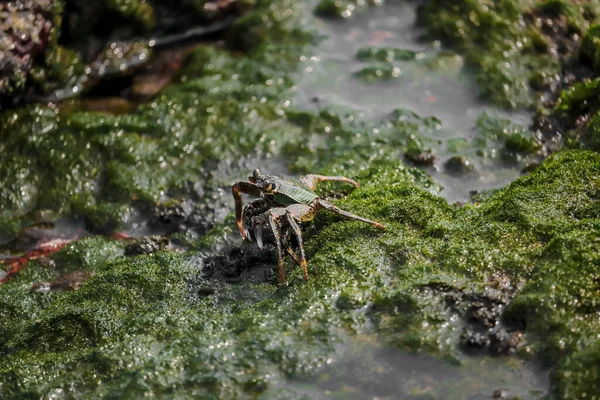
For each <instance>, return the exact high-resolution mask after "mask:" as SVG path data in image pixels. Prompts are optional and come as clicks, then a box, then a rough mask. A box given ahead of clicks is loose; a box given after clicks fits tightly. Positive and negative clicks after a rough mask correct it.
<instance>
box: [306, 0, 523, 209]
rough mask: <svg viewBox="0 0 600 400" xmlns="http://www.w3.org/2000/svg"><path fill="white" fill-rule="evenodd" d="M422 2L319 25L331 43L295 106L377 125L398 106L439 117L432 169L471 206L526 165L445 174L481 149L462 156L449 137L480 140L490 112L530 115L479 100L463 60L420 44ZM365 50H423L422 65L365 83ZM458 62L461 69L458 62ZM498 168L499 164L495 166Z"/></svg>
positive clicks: (447, 193) (404, 66)
mask: <svg viewBox="0 0 600 400" xmlns="http://www.w3.org/2000/svg"><path fill="white" fill-rule="evenodd" d="M415 20H416V5H415V4H414V3H412V2H410V3H409V2H407V3H398V2H395V3H389V2H388V3H386V4H385V5H383V6H379V7H374V8H370V9H368V10H365V11H362V12H358V13H357V14H356V15H355V16H353V17H352V18H351V19H349V20H323V19H319V20H317V29H318V31H319V33H320V34H322V35H323V36H324V39H323V40H322V41H321V42H320V44H319V45H318V46H317V48H316V50H315V51H314V56H313V57H312V58H311V59H310V60H307V61H306V62H305V64H304V72H305V74H304V76H303V77H302V78H301V79H300V80H299V82H298V85H297V86H298V95H297V97H296V99H295V105H296V106H298V107H300V108H304V109H312V110H317V109H319V108H321V107H323V106H329V105H332V106H334V105H337V106H339V105H341V106H346V107H350V108H352V109H355V110H358V111H360V112H362V113H364V114H365V116H366V117H367V118H371V119H374V120H377V119H379V118H381V117H383V116H385V115H387V114H389V113H390V112H391V111H393V110H394V109H397V108H405V109H408V110H411V111H414V112H416V113H417V114H419V115H420V116H422V117H424V116H435V117H437V118H438V119H440V120H441V123H442V129H440V130H438V131H436V132H435V135H436V136H432V137H427V139H431V140H432V141H433V142H435V143H437V144H435V145H434V146H433V150H434V152H435V154H436V156H437V162H436V165H435V166H434V167H432V168H428V169H427V172H428V173H430V174H431V175H432V176H433V178H434V179H435V180H436V182H438V183H439V184H440V185H442V186H443V187H444V191H442V193H441V194H442V196H444V197H445V198H446V199H447V200H449V201H450V202H454V201H466V200H468V199H469V192H470V191H472V190H483V189H489V188H497V187H501V186H504V185H506V184H507V183H509V182H510V181H512V180H514V179H515V178H517V177H519V176H520V168H518V167H514V168H507V167H502V166H499V165H483V164H484V163H480V164H482V165H479V173H478V174H475V175H474V176H471V177H458V178H457V177H453V176H450V175H448V174H446V173H444V172H443V165H442V164H443V162H444V161H446V160H447V159H448V158H450V157H451V156H453V155H457V154H458V155H465V156H467V157H471V158H472V159H473V160H474V161H478V160H477V159H476V158H475V149H474V148H469V147H467V148H465V149H463V150H461V151H460V152H459V153H456V152H451V151H450V150H449V149H448V147H447V142H448V140H449V139H456V138H464V139H467V140H471V139H473V138H474V137H475V135H476V132H475V129H474V128H475V122H476V120H477V118H478V117H479V116H481V115H482V114H483V113H487V114H488V115H490V116H492V117H498V118H504V119H510V120H511V121H513V122H515V123H517V124H522V125H524V126H528V125H529V124H530V121H531V116H530V114H528V113H526V112H518V113H517V112H511V113H509V112H506V111H503V110H499V109H497V108H494V107H492V106H490V105H489V104H486V103H485V102H483V101H482V100H480V99H479V97H478V91H477V88H476V86H475V83H474V80H473V79H472V77H470V76H468V75H467V74H466V73H463V72H460V67H461V60H460V57H458V56H456V55H445V56H444V55H443V52H441V51H440V49H439V48H436V46H435V45H434V44H433V43H425V42H422V41H420V40H419V36H420V34H421V32H420V31H419V29H417V27H416V26H415ZM365 47H386V48H399V49H405V50H411V51H414V52H417V53H418V55H417V57H416V58H417V60H413V61H398V62H394V66H396V67H397V68H398V69H399V71H400V75H399V76H398V77H397V78H393V79H389V80H385V81H381V82H379V81H378V82H370V83H369V82H363V81H361V80H360V79H358V78H356V76H355V75H354V74H355V73H356V72H357V71H360V70H361V69H362V68H364V67H366V66H368V65H372V64H373V63H372V62H365V61H359V60H357V58H356V53H357V51H358V50H359V49H361V48H365ZM432 62H444V63H445V64H446V67H444V68H437V69H436V68H432V67H431V66H430V65H431V64H432ZM453 64H454V65H453ZM494 164H495V163H494Z"/></svg>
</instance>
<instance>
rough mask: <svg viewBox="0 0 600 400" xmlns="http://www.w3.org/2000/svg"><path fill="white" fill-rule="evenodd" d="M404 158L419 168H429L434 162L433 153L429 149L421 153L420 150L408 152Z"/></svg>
mask: <svg viewBox="0 0 600 400" xmlns="http://www.w3.org/2000/svg"><path fill="white" fill-rule="evenodd" d="M405 156H406V158H407V159H408V160H409V161H411V162H412V163H413V164H416V165H420V166H431V165H433V164H434V162H435V160H436V157H435V153H434V152H433V150H431V149H427V150H423V151H421V150H420V149H414V150H408V151H407V152H406V153H405Z"/></svg>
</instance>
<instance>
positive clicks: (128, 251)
mask: <svg viewBox="0 0 600 400" xmlns="http://www.w3.org/2000/svg"><path fill="white" fill-rule="evenodd" d="M169 245H170V241H169V239H168V238H165V237H163V236H147V237H144V238H141V239H138V240H136V241H134V242H133V243H129V244H128V245H127V246H126V247H125V255H126V256H135V255H140V254H152V253H156V252H157V251H161V250H164V249H166V248H168V247H169Z"/></svg>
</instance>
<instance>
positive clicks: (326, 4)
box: [315, 0, 382, 18]
mask: <svg viewBox="0 0 600 400" xmlns="http://www.w3.org/2000/svg"><path fill="white" fill-rule="evenodd" d="M381 3H382V0H368V1H359V0H320V1H319V4H317V6H316V7H315V14H316V15H318V16H320V17H325V18H349V17H351V16H352V14H354V13H355V12H356V11H358V10H359V9H361V8H364V7H365V6H366V5H379V4H381Z"/></svg>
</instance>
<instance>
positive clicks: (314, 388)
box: [261, 335, 549, 400]
mask: <svg viewBox="0 0 600 400" xmlns="http://www.w3.org/2000/svg"><path fill="white" fill-rule="evenodd" d="M327 362H328V363H327V365H326V366H325V367H323V368H322V369H321V370H320V371H319V372H318V373H317V374H316V375H314V376H313V377H311V378H310V379H306V380H304V381H302V380H287V381H285V382H282V383H281V384H280V385H279V386H277V387H274V388H273V389H271V390H269V391H268V392H267V393H264V395H263V396H262V397H261V398H265V399H267V398H273V397H275V398H310V399H312V400H317V399H333V398H335V399H340V398H343V399H432V400H433V399H444V400H446V399H447V400H451V399H469V400H480V399H481V400H484V399H506V398H508V399H516V398H518V399H522V400H537V399H542V398H544V396H545V395H546V393H547V388H548V384H549V379H548V370H542V369H540V368H539V367H537V366H536V365H534V364H531V363H528V362H523V361H521V360H518V359H516V358H509V357H498V358H492V357H468V358H465V359H464V360H462V362H461V365H457V364H456V363H452V362H449V361H443V360H440V359H437V358H433V357H428V356H424V355H414V354H409V353H407V352H404V351H402V350H398V349H396V348H392V347H384V346H380V345H378V344H377V342H376V339H374V338H373V337H370V336H366V335H359V336H358V337H354V338H351V339H348V340H347V343H345V344H344V345H343V347H341V348H340V350H339V351H338V352H337V353H336V354H335V355H334V356H333V357H332V358H330V359H329V360H328V361H327Z"/></svg>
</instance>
